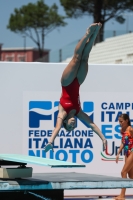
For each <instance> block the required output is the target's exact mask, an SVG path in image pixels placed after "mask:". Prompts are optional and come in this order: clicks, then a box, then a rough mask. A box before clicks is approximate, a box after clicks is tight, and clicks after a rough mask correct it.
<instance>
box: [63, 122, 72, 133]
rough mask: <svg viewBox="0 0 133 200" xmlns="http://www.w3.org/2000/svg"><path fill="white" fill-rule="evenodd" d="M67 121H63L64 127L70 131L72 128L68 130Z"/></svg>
mask: <svg viewBox="0 0 133 200" xmlns="http://www.w3.org/2000/svg"><path fill="white" fill-rule="evenodd" d="M66 124H67V123H66V122H65V121H63V127H64V128H65V129H66V131H69V132H70V130H68V129H67V125H66Z"/></svg>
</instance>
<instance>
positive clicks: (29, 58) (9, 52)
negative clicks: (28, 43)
mask: <svg viewBox="0 0 133 200" xmlns="http://www.w3.org/2000/svg"><path fill="white" fill-rule="evenodd" d="M38 60H39V61H41V59H40V58H39V51H38V49H37V48H32V47H29V48H28V47H27V48H25V49H24V48H2V49H1V61H6V62H9V61H12V62H36V61H38ZM43 62H49V50H47V49H45V50H44V52H43Z"/></svg>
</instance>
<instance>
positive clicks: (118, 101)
mask: <svg viewBox="0 0 133 200" xmlns="http://www.w3.org/2000/svg"><path fill="white" fill-rule="evenodd" d="M132 96H133V94H129V93H128V98H127V95H126V93H120V94H119V96H118V95H117V93H82V95H81V97H80V101H81V108H82V110H83V111H84V112H85V113H86V114H87V115H89V116H90V118H91V119H92V120H93V121H94V123H95V124H96V125H97V126H98V127H99V128H100V130H101V131H102V133H103V134H104V136H105V137H106V139H107V141H108V143H107V149H106V151H103V149H102V142H101V139H100V138H99V137H98V136H97V135H96V133H94V132H93V131H92V129H91V128H90V127H89V126H88V125H87V124H85V123H84V122H82V121H80V120H79V119H76V128H75V129H74V130H73V131H71V132H67V131H66V130H65V129H64V128H63V127H62V128H61V130H60V131H59V134H58V136H57V137H56V139H55V141H54V152H52V151H49V152H47V153H45V152H44V150H43V148H44V147H45V145H46V144H47V142H48V141H49V138H50V136H51V134H52V131H53V129H54V127H55V125H56V118H57V114H58V105H59V98H60V93H59V92H48V91H44V92H24V93H23V153H24V154H27V155H30V156H38V157H44V158H51V159H57V160H63V161H70V162H74V163H75V162H77V163H82V164H85V165H86V166H87V167H86V169H85V171H86V172H88V169H89V173H95V174H96V173H101V174H105V173H106V174H112V173H115V174H117V173H118V174H120V170H121V167H122V166H123V164H124V163H123V162H121V161H123V159H124V156H123V152H122V153H121V156H120V160H119V164H116V163H115V157H116V154H117V150H118V148H119V146H120V144H121V134H120V126H119V123H118V117H119V115H120V114H122V113H127V114H129V116H130V119H131V121H133V120H132V119H133V112H132V110H133V102H132V98H131V97H132ZM130 100H131V101H130ZM85 171H84V172H85Z"/></svg>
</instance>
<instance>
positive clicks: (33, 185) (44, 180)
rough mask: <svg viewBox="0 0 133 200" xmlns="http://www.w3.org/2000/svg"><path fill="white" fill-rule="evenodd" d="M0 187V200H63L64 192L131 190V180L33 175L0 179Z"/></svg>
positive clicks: (83, 174)
mask: <svg viewBox="0 0 133 200" xmlns="http://www.w3.org/2000/svg"><path fill="white" fill-rule="evenodd" d="M0 186H1V187H0V199H1V196H2V195H3V196H4V195H5V196H4V197H6V196H7V195H8V197H13V199H14V198H15V196H16V197H17V198H18V199H21V197H23V199H25V200H26V199H28V198H29V196H30V197H31V199H32V195H34V196H35V195H36V196H38V197H39V196H40V199H48V200H63V199H64V190H78V189H87V190H91V189H117V188H133V180H132V179H122V178H118V177H110V176H103V175H95V174H85V173H75V172H71V173H68V172H66V173H35V174H33V176H32V178H23V179H15V180H12V179H11V180H10V179H9V180H2V179H1V180H0ZM26 194H27V196H26ZM13 195H14V196H13ZM33 199H34V198H33Z"/></svg>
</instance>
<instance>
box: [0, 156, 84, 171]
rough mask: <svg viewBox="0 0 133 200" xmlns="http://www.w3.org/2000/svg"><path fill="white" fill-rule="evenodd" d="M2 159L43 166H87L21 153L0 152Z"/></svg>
mask: <svg viewBox="0 0 133 200" xmlns="http://www.w3.org/2000/svg"><path fill="white" fill-rule="evenodd" d="M0 159H2V160H5V161H12V162H19V163H30V164H35V165H41V166H48V167H57V168H59V167H70V168H71V167H74V168H76V167H85V165H82V164H78V163H72V162H65V161H60V160H54V159H48V158H41V157H36V156H27V155H19V154H0Z"/></svg>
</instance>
